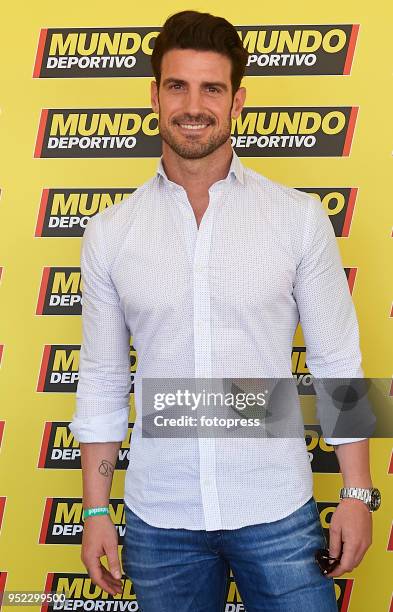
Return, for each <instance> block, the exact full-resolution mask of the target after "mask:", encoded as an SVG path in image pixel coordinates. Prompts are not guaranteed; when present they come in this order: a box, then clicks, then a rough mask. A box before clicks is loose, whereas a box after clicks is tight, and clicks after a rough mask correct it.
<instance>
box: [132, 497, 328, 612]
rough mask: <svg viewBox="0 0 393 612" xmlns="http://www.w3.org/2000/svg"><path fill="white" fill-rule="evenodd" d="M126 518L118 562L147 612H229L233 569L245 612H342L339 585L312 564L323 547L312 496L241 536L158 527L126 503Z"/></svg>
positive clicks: (236, 532)
mask: <svg viewBox="0 0 393 612" xmlns="http://www.w3.org/2000/svg"><path fill="white" fill-rule="evenodd" d="M125 517H126V530H125V536H124V545H123V548H122V553H121V560H122V565H123V570H124V573H125V574H126V576H128V577H129V578H130V579H131V580H132V582H133V585H134V589H135V594H136V597H137V601H138V604H139V609H140V610H141V611H142V612H224V611H225V609H226V599H227V590H228V581H229V575H230V568H231V569H232V573H233V576H234V579H235V582H236V586H237V588H238V590H239V593H240V596H241V599H242V602H243V605H244V610H246V611H247V612H262V610H263V611H264V612H301V611H303V610H310V611H313V612H314V611H318V612H337V603H336V596H335V589H334V580H333V578H326V577H325V576H322V574H321V573H320V571H319V568H318V566H317V563H316V561H315V560H314V553H315V550H316V549H317V548H323V547H324V546H326V539H325V536H324V533H323V530H322V526H321V522H320V518H319V514H318V509H317V506H316V502H315V499H314V497H311V498H310V499H309V500H308V501H307V502H306V503H305V504H304V505H303V506H301V507H300V508H298V509H297V510H295V512H293V513H292V514H290V515H289V516H287V517H284V518H283V519H279V520H277V521H273V522H271V523H260V524H257V525H249V526H246V527H240V528H239V529H228V530H227V529H219V530H216V531H205V530H197V531H193V530H190V529H164V528H160V527H153V526H151V525H148V524H147V523H145V522H144V521H143V520H142V519H140V518H139V517H138V516H137V515H136V514H135V513H134V512H132V510H131V509H130V508H129V507H128V506H127V505H126V504H125ZM229 609H232V610H233V609H235V608H234V607H233V605H232V606H231V607H230V606H228V610H229ZM236 609H243V608H239V607H237V608H236Z"/></svg>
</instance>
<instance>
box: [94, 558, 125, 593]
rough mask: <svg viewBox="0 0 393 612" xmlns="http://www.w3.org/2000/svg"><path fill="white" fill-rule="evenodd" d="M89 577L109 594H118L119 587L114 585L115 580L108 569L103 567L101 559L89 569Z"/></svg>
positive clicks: (95, 561)
mask: <svg viewBox="0 0 393 612" xmlns="http://www.w3.org/2000/svg"><path fill="white" fill-rule="evenodd" d="M87 570H88V573H89V576H90V578H91V580H92V581H93V582H94V584H96V585H97V586H99V587H100V588H101V589H104V591H106V592H107V593H110V594H111V595H116V593H117V592H118V585H116V584H114V582H115V581H114V579H113V578H112V575H111V574H110V573H109V572H108V570H107V569H106V567H104V566H103V565H102V563H101V562H100V560H99V559H94V560H93V561H92V562H91V563H90V564H89V567H88V568H87Z"/></svg>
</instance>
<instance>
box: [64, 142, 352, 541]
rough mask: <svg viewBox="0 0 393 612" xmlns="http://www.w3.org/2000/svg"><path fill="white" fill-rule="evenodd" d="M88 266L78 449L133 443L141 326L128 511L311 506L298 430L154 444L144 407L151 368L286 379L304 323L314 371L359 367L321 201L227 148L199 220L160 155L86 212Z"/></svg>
mask: <svg viewBox="0 0 393 612" xmlns="http://www.w3.org/2000/svg"><path fill="white" fill-rule="evenodd" d="M81 272H82V280H83V292H82V297H83V308H82V323H83V342H82V347H81V353H80V368H79V382H78V388H77V394H76V410H75V413H74V415H73V419H72V422H71V424H70V429H71V431H72V433H73V434H74V436H75V438H76V439H77V440H78V441H79V442H108V441H122V440H124V439H125V437H126V435H127V428H128V420H129V392H130V361H129V352H130V334H132V337H133V345H134V347H135V349H136V351H137V355H138V366H137V370H136V374H135V378H134V393H135V408H136V419H135V424H134V428H133V433H132V436H131V446H130V461H129V466H128V469H127V473H126V479H125V495H124V499H125V502H126V504H127V505H128V506H129V507H130V508H131V509H132V510H133V511H134V512H135V513H136V514H137V515H139V516H140V517H141V518H142V519H143V520H145V521H146V522H147V523H150V524H151V525H155V526H158V527H167V528H170V527H172V528H186V529H206V530H215V529H235V528H238V527H242V526H245V525H250V524H255V523H261V522H269V521H275V520H278V519H280V518H283V517H284V516H287V515H288V514H290V513H292V512H293V511H295V510H296V509H297V508H299V507H300V506H301V505H303V504H304V503H305V502H306V501H307V500H308V499H309V498H310V497H311V495H312V494H313V489H312V484H313V480H312V470H311V467H310V462H309V458H308V453H307V448H306V442H305V440H304V438H301V437H297V438H296V437H292V438H266V437H262V438H251V437H250V438H244V437H243V438H223V437H221V438H218V437H216V438H213V437H210V438H202V437H188V438H185V439H184V438H179V437H178V438H175V437H173V438H158V437H155V438H154V437H153V438H146V437H143V436H142V435H141V417H142V415H141V411H140V410H138V407H140V405H141V404H140V399H141V386H142V378H143V377H161V378H165V377H168V378H175V377H180V378H185V377H191V378H192V377H194V378H197V377H198V378H215V377H238V378H239V377H256V378H258V377H272V378H273V377H276V378H278V377H284V378H290V377H291V376H292V372H291V349H292V342H293V336H294V332H295V330H296V327H297V325H298V323H299V317H300V322H301V326H302V330H303V334H304V338H305V342H306V348H307V353H306V355H307V365H308V368H309V370H310V372H311V374H313V375H314V376H316V377H337V378H339V377H346V376H348V377H362V376H363V372H362V369H361V354H360V349H359V337H358V325H357V320H356V314H355V310H354V306H353V303H352V299H351V296H350V292H349V288H348V283H347V279H346V276H345V272H344V269H343V266H342V262H341V259H340V255H339V251H338V247H337V243H336V238H335V235H334V231H333V227H332V225H331V223H330V220H329V218H328V215H327V213H326V211H325V209H324V208H323V206H322V204H321V203H320V202H318V201H317V200H316V199H314V198H313V197H311V196H309V195H307V194H305V193H302V192H300V191H297V190H295V189H293V188H290V187H286V186H283V185H281V184H279V183H276V182H273V181H272V180H269V179H268V178H266V177H264V176H263V175H261V174H259V173H257V172H254V171H253V170H251V169H249V168H246V167H244V166H243V164H242V163H241V162H240V160H239V158H238V157H237V155H236V154H235V152H233V158H232V163H231V166H230V170H229V172H228V175H227V177H226V178H225V179H223V180H220V181H217V182H216V183H214V184H213V185H212V186H211V187H210V189H209V205H208V208H207V210H206V212H205V213H204V215H203V218H202V221H201V223H200V226H199V228H198V226H197V223H196V219H195V215H194V212H193V209H192V207H191V204H190V202H189V200H188V198H187V194H186V191H185V190H184V188H183V187H181V186H180V185H178V184H176V183H174V182H172V181H170V180H169V179H168V177H167V176H166V173H165V171H164V168H163V165H162V161H161V160H160V162H159V165H158V172H157V174H156V175H155V176H154V177H153V178H152V179H151V180H149V181H147V182H146V183H144V184H143V185H142V186H141V187H139V188H138V189H137V190H136V191H135V192H134V193H133V194H132V195H131V196H130V197H128V198H126V199H125V200H123V201H122V202H121V203H120V204H118V205H116V206H113V207H110V208H107V209H105V210H104V211H102V212H100V213H99V214H97V215H96V216H95V217H93V218H91V219H90V220H89V222H88V224H87V227H86V230H85V233H84V237H83V242H82V254H81ZM357 439H363V438H357ZM325 440H326V441H327V442H328V443H337V444H338V443H345V442H353V441H354V440H355V439H354V438H344V439H341V438H325Z"/></svg>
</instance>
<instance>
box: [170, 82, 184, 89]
mask: <svg viewBox="0 0 393 612" xmlns="http://www.w3.org/2000/svg"><path fill="white" fill-rule="evenodd" d="M181 87H183V85H182V83H172V84H171V85H169V89H180V88H181Z"/></svg>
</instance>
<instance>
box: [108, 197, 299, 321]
mask: <svg viewBox="0 0 393 612" xmlns="http://www.w3.org/2000/svg"><path fill="white" fill-rule="evenodd" d="M283 223H287V224H288V223H289V222H288V220H286V221H284V220H283V219H281V218H280V215H277V214H276V215H270V214H269V211H268V210H267V211H266V213H264V214H263V213H262V214H261V210H260V208H259V207H258V206H257V205H255V204H249V205H247V207H246V208H245V207H244V206H242V204H241V203H239V202H237V201H236V200H232V201H226V202H225V205H223V206H220V205H215V206H211V207H208V209H207V210H206V212H205V214H204V216H203V218H202V222H201V224H200V226H199V228H198V227H197V224H196V220H195V216H194V214H193V212H192V211H191V210H189V211H188V210H187V209H186V208H180V207H178V206H176V204H173V205H171V204H169V205H166V206H164V207H161V208H159V210H157V214H155V215H154V214H147V211H146V214H143V211H142V210H141V211H140V214H139V215H138V216H137V217H136V219H135V220H134V223H133V225H132V227H131V228H130V231H129V232H128V233H127V234H126V235H125V237H124V238H123V239H122V241H121V243H119V245H118V253H117V255H116V258H115V260H114V262H113V265H112V268H111V276H112V280H113V282H114V284H115V287H116V289H117V292H118V294H119V297H120V302H121V305H122V308H123V310H124V312H125V314H126V318H127V319H128V320H129V321H132V320H133V319H134V318H135V317H137V316H138V317H140V316H141V315H145V316H149V314H151V315H157V314H163V315H164V314H165V313H167V314H168V315H169V314H174V313H178V314H180V315H181V314H182V313H184V311H185V309H187V308H188V309H189V310H190V312H191V309H192V305H193V304H194V303H195V301H199V303H203V302H206V301H207V300H208V301H209V304H210V307H213V308H214V310H215V312H220V311H221V312H222V313H223V314H224V313H225V312H233V311H239V312H241V311H243V312H245V310H246V311H247V312H248V314H250V313H251V314H252V312H254V311H255V313H259V314H260V313H261V310H262V309H263V308H270V307H274V306H275V305H276V306H277V307H279V304H280V302H281V303H282V301H287V300H288V299H289V298H290V296H291V294H292V290H293V285H294V281H295V275H296V257H295V255H294V249H293V241H292V236H291V228H290V227H289V226H288V225H287V227H285V226H283ZM293 231H296V228H293Z"/></svg>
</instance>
